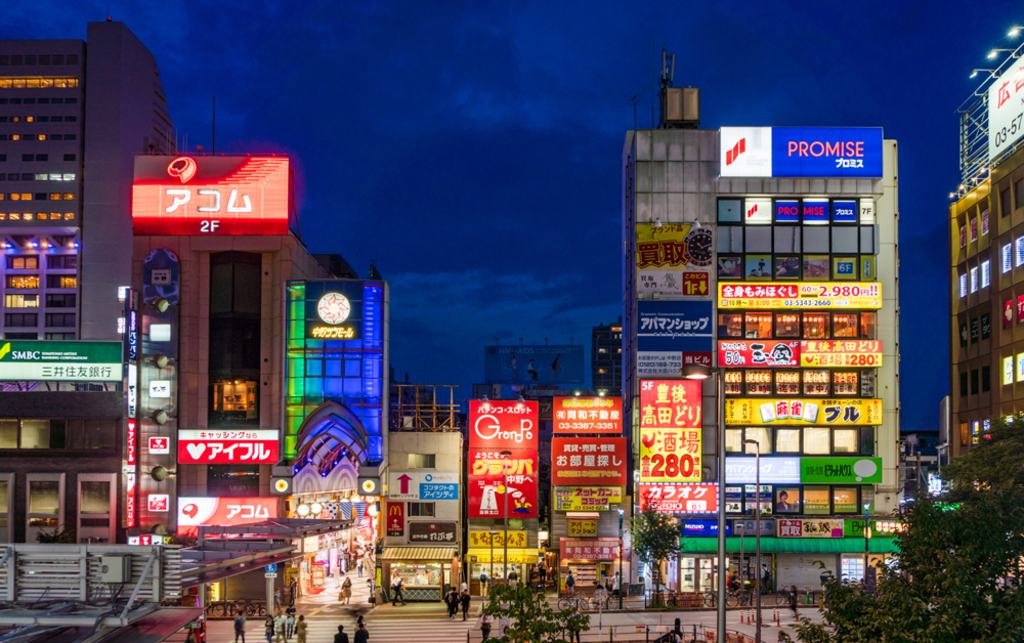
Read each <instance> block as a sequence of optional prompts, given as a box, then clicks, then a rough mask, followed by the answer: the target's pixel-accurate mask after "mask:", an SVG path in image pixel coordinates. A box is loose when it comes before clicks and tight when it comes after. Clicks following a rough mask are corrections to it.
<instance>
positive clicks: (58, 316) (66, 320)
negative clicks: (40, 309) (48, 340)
mask: <svg viewBox="0 0 1024 643" xmlns="http://www.w3.org/2000/svg"><path fill="white" fill-rule="evenodd" d="M46 325H47V326H74V325H75V314H74V313H46Z"/></svg>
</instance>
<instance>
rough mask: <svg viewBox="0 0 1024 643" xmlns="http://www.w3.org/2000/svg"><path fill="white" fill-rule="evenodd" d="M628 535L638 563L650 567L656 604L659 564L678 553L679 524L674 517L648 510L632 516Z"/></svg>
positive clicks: (659, 572)
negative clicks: (631, 540) (670, 555)
mask: <svg viewBox="0 0 1024 643" xmlns="http://www.w3.org/2000/svg"><path fill="white" fill-rule="evenodd" d="M629 533H630V536H632V539H633V553H634V554H636V557H637V558H638V559H639V560H640V562H642V563H644V564H645V565H650V566H651V570H652V576H653V578H652V579H651V580H652V582H653V584H654V588H653V589H654V592H655V602H658V600H659V597H660V591H659V590H660V587H661V564H662V563H663V562H664V561H665V559H666V558H668V556H669V554H672V553H674V552H677V551H679V523H678V521H677V520H676V518H675V517H674V516H670V515H668V514H660V513H657V512H655V511H651V510H650V509H648V510H647V511H643V512H641V513H638V514H636V515H635V516H633V520H632V522H631V524H630V527H629Z"/></svg>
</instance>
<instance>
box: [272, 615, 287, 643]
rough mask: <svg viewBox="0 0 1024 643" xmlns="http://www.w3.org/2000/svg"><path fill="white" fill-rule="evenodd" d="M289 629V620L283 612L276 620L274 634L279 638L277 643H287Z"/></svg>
mask: <svg viewBox="0 0 1024 643" xmlns="http://www.w3.org/2000/svg"><path fill="white" fill-rule="evenodd" d="M287 627H288V619H287V618H285V615H284V614H282V613H281V612H278V613H277V618H275V619H274V634H275V635H276V638H277V643H285V641H286V640H287V639H285V637H284V635H285V630H286V629H287Z"/></svg>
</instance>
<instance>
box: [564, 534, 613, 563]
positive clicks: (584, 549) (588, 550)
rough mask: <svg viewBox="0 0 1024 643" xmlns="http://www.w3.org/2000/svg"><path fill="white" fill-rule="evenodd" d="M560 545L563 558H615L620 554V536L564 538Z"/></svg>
mask: <svg viewBox="0 0 1024 643" xmlns="http://www.w3.org/2000/svg"><path fill="white" fill-rule="evenodd" d="M558 546H559V549H560V552H559V553H560V554H561V560H615V559H616V558H617V557H618V555H619V539H618V538H595V539H591V540H570V539H569V538H562V539H561V540H560V542H559V543H558Z"/></svg>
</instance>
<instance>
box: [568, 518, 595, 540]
mask: <svg viewBox="0 0 1024 643" xmlns="http://www.w3.org/2000/svg"><path fill="white" fill-rule="evenodd" d="M568 523H569V535H570V536H596V535H597V518H570V519H569V520H568Z"/></svg>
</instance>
